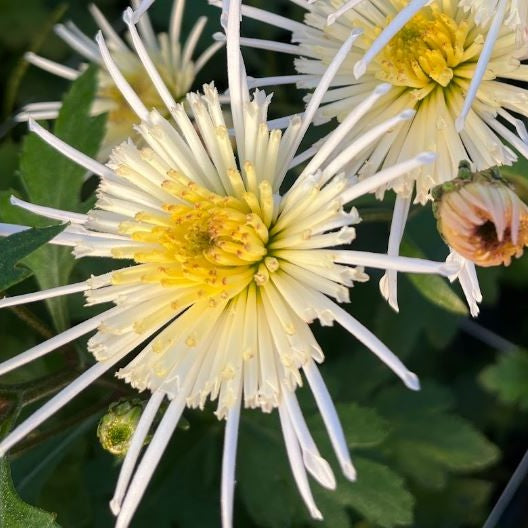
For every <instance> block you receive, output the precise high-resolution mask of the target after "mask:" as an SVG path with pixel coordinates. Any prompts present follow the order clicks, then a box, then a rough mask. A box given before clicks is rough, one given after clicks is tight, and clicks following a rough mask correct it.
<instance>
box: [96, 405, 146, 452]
mask: <svg viewBox="0 0 528 528" xmlns="http://www.w3.org/2000/svg"><path fill="white" fill-rule="evenodd" d="M142 412H143V403H142V402H141V400H138V399H134V400H131V401H127V400H125V401H123V400H122V401H118V402H114V403H112V404H110V407H108V411H107V413H106V414H105V415H104V416H103V417H102V418H101V421H100V422H99V426H98V427H97V436H98V437H99V442H100V443H101V446H102V447H103V449H105V450H106V451H109V452H110V453H112V454H113V455H116V456H124V455H126V452H127V451H128V447H129V445H130V441H131V440H132V435H133V434H134V431H135V430H136V427H137V424H138V422H139V418H140V417H141V413H142Z"/></svg>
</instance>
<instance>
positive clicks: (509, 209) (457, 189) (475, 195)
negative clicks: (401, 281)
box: [433, 162, 528, 267]
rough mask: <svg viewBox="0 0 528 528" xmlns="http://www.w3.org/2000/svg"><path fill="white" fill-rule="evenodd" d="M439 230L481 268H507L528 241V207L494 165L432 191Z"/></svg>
mask: <svg viewBox="0 0 528 528" xmlns="http://www.w3.org/2000/svg"><path fill="white" fill-rule="evenodd" d="M433 195H434V197H435V203H434V211H435V216H436V218H437V220H438V230H439V231H440V233H441V234H442V236H443V237H444V239H445V240H446V242H447V244H448V245H449V246H451V247H452V248H453V249H454V250H455V251H456V252H457V253H458V254H460V255H462V256H463V257H465V258H466V259H468V260H470V261H472V262H474V263H475V264H477V265H479V266H485V267H488V266H499V265H505V266H508V265H509V264H510V262H511V259H512V257H513V256H515V257H520V256H521V255H522V253H523V250H524V247H525V246H526V245H528V206H526V204H524V203H523V202H522V201H521V200H520V199H519V197H518V196H517V195H516V194H515V192H514V191H513V190H512V188H511V187H510V186H509V185H508V183H507V182H506V181H505V180H504V179H502V178H501V176H500V174H499V172H498V171H497V169H490V170H487V171H482V172H477V173H472V172H471V170H470V168H469V166H468V164H467V163H465V162H462V164H461V167H460V172H459V177H458V178H457V179H455V180H453V181H452V182H450V183H447V184H444V185H441V186H439V187H438V188H436V189H434V190H433Z"/></svg>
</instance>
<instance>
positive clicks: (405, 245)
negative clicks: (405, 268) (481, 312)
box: [400, 239, 468, 315]
mask: <svg viewBox="0 0 528 528" xmlns="http://www.w3.org/2000/svg"><path fill="white" fill-rule="evenodd" d="M400 253H401V254H402V255H404V256H406V257H414V258H425V255H424V254H423V252H422V251H421V250H420V249H419V248H418V247H417V246H415V245H414V244H413V243H411V242H410V241H409V240H408V239H405V240H404V241H403V242H402V244H401V248H400ZM407 276H408V277H409V280H410V281H411V282H412V284H413V285H414V286H415V288H416V289H417V290H418V291H419V292H420V293H421V294H422V295H423V296H424V297H425V298H426V299H428V300H429V301H430V302H432V303H433V304H435V305H437V306H439V307H440V308H443V309H444V310H447V311H449V312H452V313H455V314H458V315H467V314H468V309H467V306H466V304H465V303H464V301H462V299H460V297H459V296H458V295H457V294H456V293H455V291H454V290H453V288H451V286H449V284H448V283H447V282H446V280H445V279H443V278H442V277H439V276H437V275H423V274H415V273H409V274H408V275H407Z"/></svg>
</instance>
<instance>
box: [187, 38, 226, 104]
mask: <svg viewBox="0 0 528 528" xmlns="http://www.w3.org/2000/svg"><path fill="white" fill-rule="evenodd" d="M224 45H225V43H224V42H215V43H214V44H211V45H210V46H209V47H208V48H207V49H206V50H205V51H204V52H203V53H202V54H201V55H200V56H199V57H198V58H197V59H196V61H195V62H194V74H195V75H197V74H198V72H199V71H200V70H201V69H202V68H203V67H204V66H205V65H206V64H207V63H208V62H209V61H210V60H211V58H212V57H213V55H215V53H216V52H217V51H218V50H220V49H222V48H223V47H224ZM219 99H220V102H221V103H228V102H229V101H230V99H229V98H227V99H225V100H222V97H221V96H220V97H219Z"/></svg>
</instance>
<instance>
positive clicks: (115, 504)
mask: <svg viewBox="0 0 528 528" xmlns="http://www.w3.org/2000/svg"><path fill="white" fill-rule="evenodd" d="M110 511H111V512H112V513H113V514H114V515H115V516H116V517H117V516H118V515H119V512H120V511H121V504H120V503H119V501H118V500H116V499H112V500H111V501H110Z"/></svg>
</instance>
